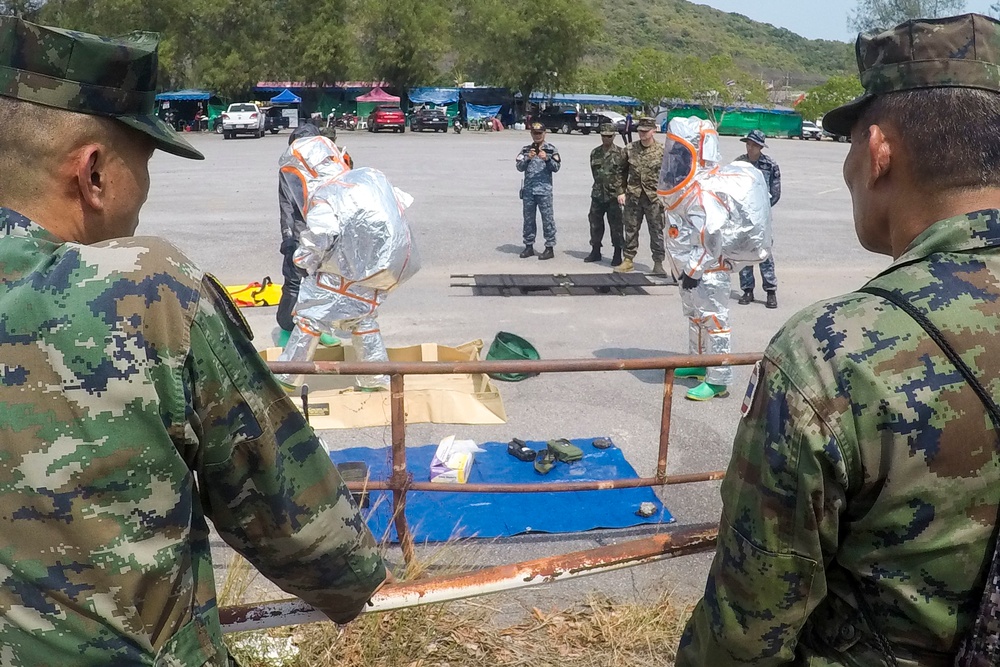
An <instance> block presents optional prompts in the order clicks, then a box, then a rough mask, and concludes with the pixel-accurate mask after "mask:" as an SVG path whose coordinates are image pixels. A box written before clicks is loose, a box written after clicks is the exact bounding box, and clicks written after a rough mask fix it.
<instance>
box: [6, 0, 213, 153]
mask: <svg viewBox="0 0 1000 667" xmlns="http://www.w3.org/2000/svg"><path fill="white" fill-rule="evenodd" d="M157 45H158V38H157V35H155V34H153V33H143V32H137V33H132V34H130V35H125V36H123V37H100V36H97V35H90V34H87V33H84V32H76V31H72V30H63V29H61V28H52V27H48V26H41V25H36V24H34V23H28V22H27V21H23V20H21V19H19V18H17V17H14V16H0V95H3V96H4V97H13V98H15V99H18V100H23V101H26V102H34V103H35V104H42V105H45V106H49V107H54V108H57V109H66V110H67V111H75V112H77V113H85V114H93V115H96V116H107V117H110V118H114V119H116V120H118V121H120V122H122V123H124V124H125V125H128V126H129V127H131V128H133V129H135V130H138V131H139V132H142V133H144V134H147V135H149V136H150V137H152V138H153V141H155V142H156V147H157V148H159V149H160V150H163V151H166V152H168V153H173V154H174V155H180V156H181V157H186V158H193V159H197V160H203V159H205V156H203V155H202V154H201V153H199V152H198V151H197V150H195V149H194V147H193V146H191V144H189V143H188V142H187V141H185V140H184V139H182V138H181V137H180V136H179V135H178V134H177V133H176V132H174V131H173V130H172V129H170V126H168V125H167V124H166V123H164V122H163V121H162V120H160V119H159V118H157V117H156V115H155V113H154V108H155V105H156V71H157V53H156V51H157Z"/></svg>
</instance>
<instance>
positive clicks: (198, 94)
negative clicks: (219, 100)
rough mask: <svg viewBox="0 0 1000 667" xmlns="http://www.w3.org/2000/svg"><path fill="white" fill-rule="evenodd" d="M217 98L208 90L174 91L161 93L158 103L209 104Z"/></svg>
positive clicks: (157, 98) (157, 99)
mask: <svg viewBox="0 0 1000 667" xmlns="http://www.w3.org/2000/svg"><path fill="white" fill-rule="evenodd" d="M213 97H215V95H213V94H212V93H210V92H209V91H207V90H195V89H193V88H189V89H186V90H172V91H170V92H167V93H160V94H159V95H157V96H156V101H157V102H207V101H209V100H210V99H212V98H213Z"/></svg>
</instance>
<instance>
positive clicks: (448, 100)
mask: <svg viewBox="0 0 1000 667" xmlns="http://www.w3.org/2000/svg"><path fill="white" fill-rule="evenodd" d="M407 97H409V98H410V103H411V104H413V105H414V106H431V107H436V108H438V109H443V110H444V113H445V115H446V116H448V119H449V120H451V119H453V118H454V117H455V116H457V115H458V88H410V90H409V91H408V92H407Z"/></svg>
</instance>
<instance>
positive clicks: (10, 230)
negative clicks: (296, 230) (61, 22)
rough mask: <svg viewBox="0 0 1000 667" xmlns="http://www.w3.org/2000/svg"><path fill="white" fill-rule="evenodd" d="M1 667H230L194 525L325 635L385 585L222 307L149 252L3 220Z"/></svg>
mask: <svg viewBox="0 0 1000 667" xmlns="http://www.w3.org/2000/svg"><path fill="white" fill-rule="evenodd" d="M0 275H2V280H0V429H2V430H0V434H2V435H0V439H2V448H0V617H2V619H3V620H2V624H0V663H2V664H4V665H8V666H11V667H44V666H46V665H52V666H58V667H67V666H69V665H73V666H80V665H95V666H96V665H101V666H108V665H154V664H155V665H164V666H169V667H188V666H191V667H195V666H200V665H203V664H205V665H227V664H228V663H227V657H226V650H225V647H224V645H223V643H222V639H221V630H220V626H219V617H218V610H217V608H216V602H215V584H214V578H213V569H212V559H211V553H210V550H209V532H208V526H207V523H206V518H207V519H211V521H212V523H213V524H214V526H215V528H216V529H217V531H218V533H219V535H221V536H222V538H223V539H224V540H225V541H226V542H227V543H229V544H230V545H231V546H232V547H233V548H234V549H236V550H237V551H239V552H240V553H241V554H243V555H244V556H245V557H246V558H247V559H248V560H249V561H250V562H251V563H253V564H254V566H256V567H257V569H259V570H260V571H261V572H262V573H263V574H264V575H265V576H267V577H268V578H269V579H270V580H272V581H273V582H274V583H276V584H277V585H279V586H281V587H282V588H283V589H284V590H286V591H288V592H289V593H292V594H294V595H297V596H299V597H301V598H302V599H303V600H305V601H307V602H309V603H310V604H312V605H313V606H315V607H317V608H319V609H321V610H323V611H324V612H325V613H326V614H327V615H329V616H330V617H331V618H332V619H334V620H337V621H345V622H346V621H347V620H350V619H351V618H353V617H354V616H355V615H357V614H358V613H359V612H360V610H361V609H362V608H363V606H364V605H365V603H366V601H367V600H368V599H369V598H370V596H371V594H372V592H373V591H374V590H375V589H376V587H377V586H378V585H379V584H380V583H381V582H382V581H383V580H384V578H385V570H384V565H383V563H382V560H381V558H380V557H379V555H378V552H377V549H376V545H375V543H374V540H373V538H372V536H371V534H370V532H369V531H368V529H367V527H366V526H365V525H364V523H363V521H362V519H361V518H360V516H359V515H358V510H357V508H356V506H355V505H354V502H353V501H352V499H351V495H350V493H348V491H347V489H346V487H345V486H344V484H343V482H342V481H341V480H340V477H339V476H338V475H337V472H336V469H335V468H334V466H333V465H332V464H331V462H330V459H329V457H328V455H327V454H326V452H325V451H324V448H323V446H322V443H320V442H319V440H318V439H317V438H316V436H315V434H314V433H313V431H312V429H311V428H310V427H309V426H308V425H307V424H306V423H305V421H304V419H303V417H302V415H301V414H300V413H299V412H298V411H297V410H296V409H295V406H294V405H293V404H292V402H291V401H290V400H289V399H288V397H287V396H286V395H285V393H284V392H283V391H282V389H281V388H280V387H279V386H278V384H277V382H276V381H275V380H274V378H273V377H272V375H271V373H270V372H269V371H268V369H267V367H266V365H265V364H264V362H263V361H262V360H261V358H260V357H259V356H258V354H257V352H256V351H255V350H254V348H253V346H252V344H251V343H250V341H249V340H248V339H247V337H246V336H245V335H244V334H243V333H242V331H241V330H240V326H241V325H240V324H238V323H237V322H236V321H235V320H234V319H233V318H238V317H239V316H238V314H237V313H236V311H235V309H234V308H233V307H232V306H231V305H230V304H228V303H227V302H225V301H224V297H222V296H221V293H220V291H219V290H218V288H216V287H215V286H214V284H212V283H210V282H209V279H206V278H203V274H202V273H201V272H200V271H199V270H198V269H197V268H196V267H194V266H193V265H192V264H191V262H190V261H189V260H188V259H187V258H185V257H184V256H183V255H182V254H181V253H180V252H179V251H178V250H177V249H176V248H174V247H173V246H171V245H170V244H168V243H166V242H165V241H162V240H159V239H154V238H131V239H120V240H112V241H107V242H103V243H98V244H94V245H89V246H86V245H79V244H75V243H64V242H61V241H60V240H59V239H57V238H56V237H54V236H53V235H52V234H50V233H49V232H47V231H46V230H44V229H43V228H41V227H39V226H38V225H36V224H35V223H33V222H31V221H29V220H28V219H27V218H25V217H24V216H21V215H20V214H18V213H15V212H14V211H11V210H9V209H0Z"/></svg>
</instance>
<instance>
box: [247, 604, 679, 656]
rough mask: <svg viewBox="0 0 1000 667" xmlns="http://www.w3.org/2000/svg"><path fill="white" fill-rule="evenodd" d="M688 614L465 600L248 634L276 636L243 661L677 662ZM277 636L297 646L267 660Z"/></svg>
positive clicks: (660, 607) (672, 607) (654, 607)
mask: <svg viewBox="0 0 1000 667" xmlns="http://www.w3.org/2000/svg"><path fill="white" fill-rule="evenodd" d="M689 613H690V609H689V608H688V607H686V606H683V607H679V606H677V605H676V604H675V603H674V602H673V601H672V600H671V598H670V596H669V595H664V596H663V597H662V598H661V599H660V600H659V601H657V602H656V603H653V604H646V605H643V604H621V603H615V602H614V601H611V600H608V599H606V598H601V597H596V596H595V597H592V598H591V599H589V600H588V601H587V602H586V603H584V604H582V605H580V606H578V607H576V608H574V609H566V610H561V611H552V612H545V611H542V610H540V609H537V608H536V609H533V610H532V611H531V613H530V614H529V615H528V618H526V619H525V620H524V621H523V622H521V623H519V624H517V625H514V626H510V627H506V628H501V627H497V626H496V625H495V624H494V623H493V622H492V620H491V618H490V615H489V612H488V611H485V608H484V607H482V606H474V605H470V604H468V603H461V602H459V603H452V604H449V605H429V606H424V607H417V608H414V609H409V610H403V611H395V612H386V613H383V614H366V615H364V616H362V617H361V618H359V619H358V620H356V621H354V622H353V623H351V624H350V625H348V626H346V627H343V628H338V627H337V626H335V625H333V624H332V623H313V624H309V625H301V626H297V627H292V628H284V629H281V630H275V631H268V632H260V633H246V634H257V635H266V636H267V637H269V638H270V639H267V640H263V639H257V640H254V641H252V642H248V641H247V639H246V638H244V639H243V640H242V642H243V644H242V648H243V650H242V651H238V652H237V658H238V659H239V660H240V663H241V664H242V665H243V666H244V667H274V666H276V665H283V666H284V667H327V666H329V667H333V666H334V665H336V666H337V667H480V666H482V665H489V666H490V667H515V666H521V665H524V666H526V667H527V666H530V667H556V666H557V665H558V666H559V667H646V666H647V665H648V666H649V667H652V666H653V665H656V667H663V666H664V665H669V664H672V662H673V659H674V652H675V650H676V648H677V641H678V639H679V638H680V634H681V632H682V630H683V628H684V622H685V621H686V619H687V616H688V614H689ZM228 639H229V638H227V640H228ZM269 641H271V642H277V644H276V645H277V646H278V647H279V652H280V650H281V648H283V647H287V646H288V645H289V644H291V645H294V646H295V647H296V649H297V653H296V654H295V655H294V656H292V655H287V656H286V657H285V658H284V659H281V660H275V659H273V658H270V657H266V658H265V657H264V656H263V655H262V654H263V653H264V651H262V650H261V647H262V646H267V645H268V642H269ZM247 649H251V650H247ZM285 650H286V651H287V648H285ZM271 655H274V653H273V652H272V654H271Z"/></svg>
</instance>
